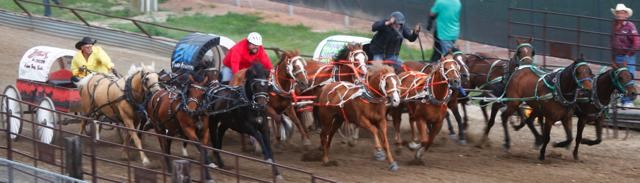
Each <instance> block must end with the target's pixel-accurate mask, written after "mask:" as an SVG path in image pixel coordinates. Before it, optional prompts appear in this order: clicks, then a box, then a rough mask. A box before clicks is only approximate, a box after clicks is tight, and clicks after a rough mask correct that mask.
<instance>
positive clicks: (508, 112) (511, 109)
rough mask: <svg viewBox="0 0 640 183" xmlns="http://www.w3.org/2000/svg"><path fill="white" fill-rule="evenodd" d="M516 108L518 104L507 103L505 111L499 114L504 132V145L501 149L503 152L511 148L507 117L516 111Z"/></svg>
mask: <svg viewBox="0 0 640 183" xmlns="http://www.w3.org/2000/svg"><path fill="white" fill-rule="evenodd" d="M518 106H520V102H509V103H507V109H506V110H505V111H504V112H502V114H500V118H501V119H502V128H503V130H504V144H502V147H503V148H504V149H505V151H508V150H509V149H510V148H511V138H510V137H509V123H508V122H509V117H510V116H511V115H512V114H513V113H515V112H517V111H518V108H519V107H518Z"/></svg>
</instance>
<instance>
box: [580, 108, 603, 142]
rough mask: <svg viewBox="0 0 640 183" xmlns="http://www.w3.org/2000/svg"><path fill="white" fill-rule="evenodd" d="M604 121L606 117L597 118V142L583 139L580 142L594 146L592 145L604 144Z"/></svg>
mask: <svg viewBox="0 0 640 183" xmlns="http://www.w3.org/2000/svg"><path fill="white" fill-rule="evenodd" d="M603 119H604V117H603V116H602V115H601V116H599V117H598V118H596V121H595V122H596V124H595V125H594V126H595V127H596V140H590V139H584V138H583V139H582V141H580V143H582V144H586V145H589V146H592V145H596V144H600V142H602V120H603ZM585 123H586V122H585Z"/></svg>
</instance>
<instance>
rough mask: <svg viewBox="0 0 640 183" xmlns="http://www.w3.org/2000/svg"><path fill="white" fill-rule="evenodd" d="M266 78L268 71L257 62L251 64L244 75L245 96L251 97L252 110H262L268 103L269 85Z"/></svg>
mask: <svg viewBox="0 0 640 183" xmlns="http://www.w3.org/2000/svg"><path fill="white" fill-rule="evenodd" d="M268 77H269V71H267V69H265V68H264V66H262V64H260V63H259V62H253V64H252V65H251V67H249V69H247V71H246V73H245V78H246V80H245V84H244V89H245V94H246V96H247V97H251V98H250V99H251V106H252V108H254V109H264V108H265V106H266V105H267V103H268V102H269V92H270V91H271V84H270V83H269V80H268Z"/></svg>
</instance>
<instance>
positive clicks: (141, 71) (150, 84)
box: [126, 64, 161, 94]
mask: <svg viewBox="0 0 640 183" xmlns="http://www.w3.org/2000/svg"><path fill="white" fill-rule="evenodd" d="M154 65H155V64H151V65H144V64H140V66H139V67H138V66H135V65H132V66H131V68H130V69H129V72H128V74H127V77H126V78H127V80H130V81H131V87H132V88H133V91H135V92H138V94H142V92H146V93H155V92H157V91H158V90H160V88H161V87H160V84H159V82H160V76H159V75H158V73H156V72H155V68H154V67H155V66H154Z"/></svg>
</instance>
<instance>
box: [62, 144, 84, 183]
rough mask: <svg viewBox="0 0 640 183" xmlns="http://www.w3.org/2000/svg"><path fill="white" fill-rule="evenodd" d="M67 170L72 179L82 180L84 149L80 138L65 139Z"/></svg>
mask: <svg viewBox="0 0 640 183" xmlns="http://www.w3.org/2000/svg"><path fill="white" fill-rule="evenodd" d="M64 156H65V169H66V172H67V174H68V175H69V176H70V177H73V178H77V179H80V180H82V179H83V178H82V147H81V145H80V137H78V136H73V137H65V138H64Z"/></svg>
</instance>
